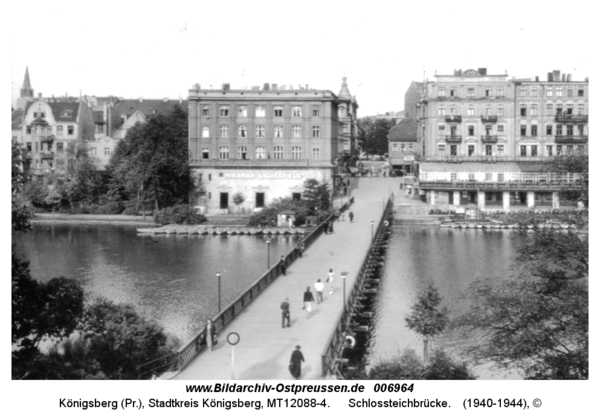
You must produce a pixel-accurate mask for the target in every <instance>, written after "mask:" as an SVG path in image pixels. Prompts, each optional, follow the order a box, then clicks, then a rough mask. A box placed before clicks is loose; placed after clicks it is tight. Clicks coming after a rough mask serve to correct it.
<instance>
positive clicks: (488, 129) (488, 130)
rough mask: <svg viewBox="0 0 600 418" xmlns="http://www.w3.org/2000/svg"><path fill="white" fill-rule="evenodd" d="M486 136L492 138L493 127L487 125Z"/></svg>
mask: <svg viewBox="0 0 600 418" xmlns="http://www.w3.org/2000/svg"><path fill="white" fill-rule="evenodd" d="M485 134H486V135H487V136H490V135H491V134H492V125H485Z"/></svg>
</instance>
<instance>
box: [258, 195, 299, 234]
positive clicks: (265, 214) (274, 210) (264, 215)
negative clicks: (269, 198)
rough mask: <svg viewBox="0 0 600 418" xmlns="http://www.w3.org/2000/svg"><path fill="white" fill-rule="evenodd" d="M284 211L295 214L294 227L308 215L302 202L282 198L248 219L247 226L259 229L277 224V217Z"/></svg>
mask: <svg viewBox="0 0 600 418" xmlns="http://www.w3.org/2000/svg"><path fill="white" fill-rule="evenodd" d="M284 210H291V211H292V212H294V214H295V218H296V221H295V225H301V224H303V223H305V222H306V216H307V215H308V212H309V211H308V207H307V205H306V203H305V202H304V201H301V200H293V199H292V198H291V197H283V198H281V199H275V200H274V201H273V203H271V204H270V205H269V206H267V207H266V208H264V209H263V210H261V211H260V212H257V213H255V214H254V215H252V216H251V217H250V220H249V221H248V226H257V227H261V226H264V225H271V224H276V223H277V215H278V214H279V213H281V212H283V211H284Z"/></svg>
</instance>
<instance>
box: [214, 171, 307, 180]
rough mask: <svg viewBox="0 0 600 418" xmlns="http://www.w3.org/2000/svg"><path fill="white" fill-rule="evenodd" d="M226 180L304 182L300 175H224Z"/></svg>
mask: <svg viewBox="0 0 600 418" xmlns="http://www.w3.org/2000/svg"><path fill="white" fill-rule="evenodd" d="M223 177H224V178H226V179H273V180H296V179H297V180H302V179H303V178H304V177H303V176H302V174H300V173H224V174H223Z"/></svg>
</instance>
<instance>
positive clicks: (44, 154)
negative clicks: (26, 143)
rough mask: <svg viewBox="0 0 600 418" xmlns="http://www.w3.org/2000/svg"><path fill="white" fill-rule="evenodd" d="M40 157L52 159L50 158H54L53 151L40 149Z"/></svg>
mask: <svg viewBox="0 0 600 418" xmlns="http://www.w3.org/2000/svg"><path fill="white" fill-rule="evenodd" d="M40 158H41V159H42V160H52V159H54V152H52V151H42V152H41V153H40Z"/></svg>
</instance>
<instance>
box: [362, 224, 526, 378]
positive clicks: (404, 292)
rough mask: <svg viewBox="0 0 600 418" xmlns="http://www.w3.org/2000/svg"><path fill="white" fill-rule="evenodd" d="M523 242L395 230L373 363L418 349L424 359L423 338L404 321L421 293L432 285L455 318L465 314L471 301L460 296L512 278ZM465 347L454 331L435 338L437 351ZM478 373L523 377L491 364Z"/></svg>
mask: <svg viewBox="0 0 600 418" xmlns="http://www.w3.org/2000/svg"><path fill="white" fill-rule="evenodd" d="M518 240H519V238H518V237H511V233H510V231H506V230H505V231H502V230H490V231H487V230H472V229H469V230H463V229H461V230H459V229H442V228H438V227H424V226H402V227H396V228H394V232H393V234H392V237H391V239H390V243H389V248H388V252H387V254H386V265H385V268H384V272H383V277H382V282H381V285H380V290H379V292H378V299H377V300H376V317H375V321H374V330H373V332H372V341H371V344H372V346H371V355H370V357H369V362H370V363H371V364H375V363H377V362H378V361H380V360H382V359H387V358H390V357H391V356H393V355H395V354H397V353H398V352H401V351H402V350H403V349H405V348H411V349H415V350H416V351H417V353H418V354H419V355H421V353H422V351H423V348H422V347H423V345H422V339H421V337H420V336H419V335H418V334H417V333H415V332H414V331H412V330H410V329H409V328H408V327H407V326H406V322H405V320H404V318H405V317H406V316H408V315H409V314H410V310H411V307H412V305H413V304H414V303H415V302H416V301H417V297H418V295H419V294H420V292H421V291H422V290H424V289H425V288H426V287H427V286H428V285H429V284H430V283H433V284H434V285H435V286H436V287H437V288H438V290H439V292H440V295H441V296H442V306H446V307H448V309H449V314H450V316H451V317H454V316H457V315H460V314H462V313H464V312H466V310H467V309H468V302H467V301H466V300H464V299H462V298H461V293H462V292H463V291H464V290H466V288H467V287H468V285H469V284H470V283H472V282H473V281H474V280H476V279H478V278H487V277H497V278H502V277H506V276H508V275H509V269H510V267H511V265H512V263H513V259H514V256H515V249H516V245H517V244H518ZM466 343H467V342H465V341H464V340H462V338H461V337H460V336H459V335H457V333H452V332H447V333H445V334H443V335H441V336H440V337H438V338H437V339H436V347H437V348H444V349H445V350H447V351H449V352H451V353H453V354H457V353H460V351H461V348H464V346H465V344H466ZM475 371H476V373H477V374H478V375H479V377H480V378H486V379H492V378H507V377H511V378H514V377H518V376H516V375H515V374H514V373H512V372H511V373H509V374H508V375H507V374H506V373H505V372H496V371H494V370H491V368H490V367H489V366H486V367H479V368H476V369H475Z"/></svg>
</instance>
